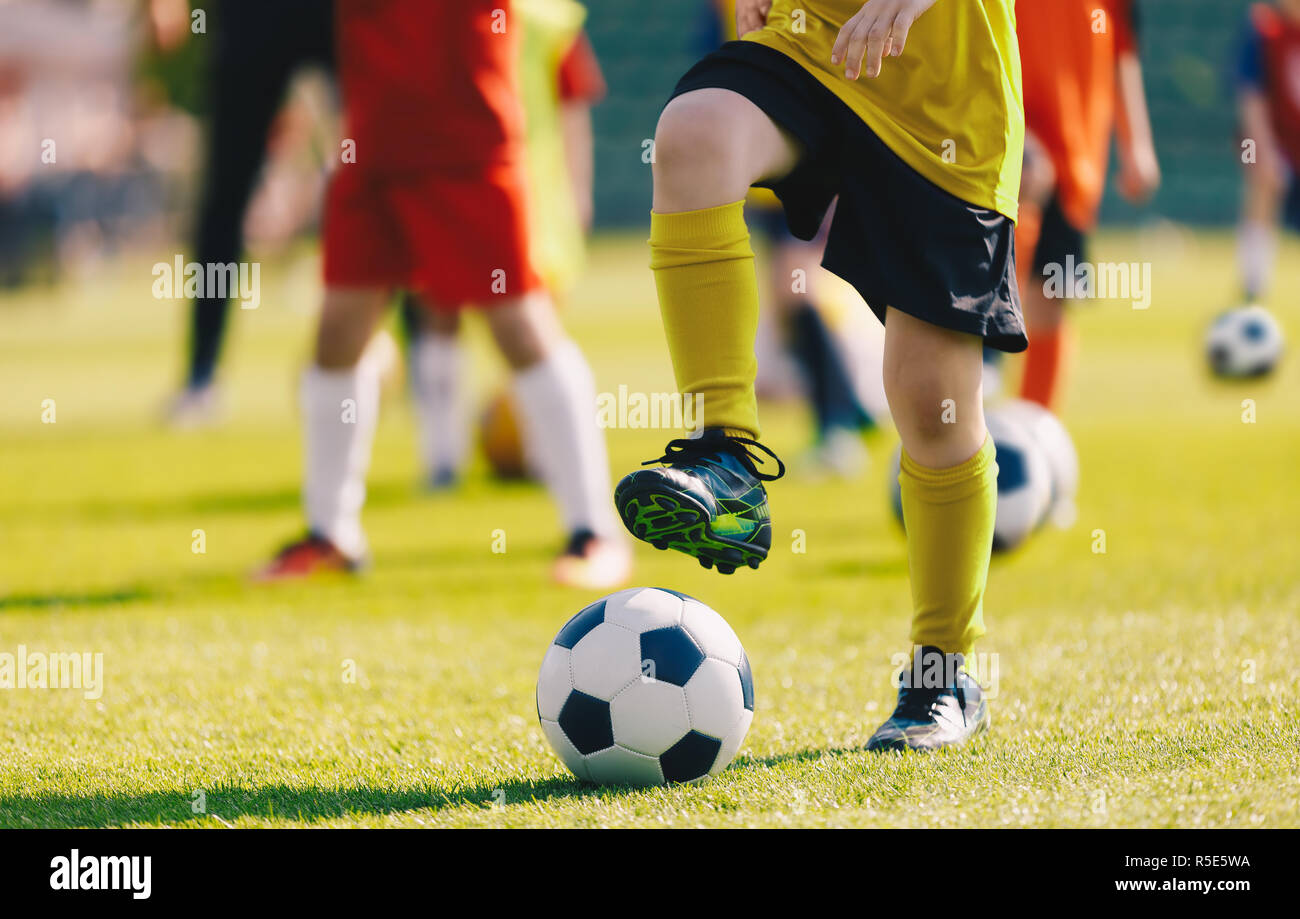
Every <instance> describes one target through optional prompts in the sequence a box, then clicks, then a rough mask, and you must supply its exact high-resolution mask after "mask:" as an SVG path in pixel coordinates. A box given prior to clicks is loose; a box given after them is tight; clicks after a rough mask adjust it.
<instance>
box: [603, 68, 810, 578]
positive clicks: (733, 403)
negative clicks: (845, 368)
mask: <svg viewBox="0 0 1300 919" xmlns="http://www.w3.org/2000/svg"><path fill="white" fill-rule="evenodd" d="M799 155H800V152H799V148H798V145H797V143H796V142H795V141H794V140H793V139H792V138H791V137H790V136H789V135H788V134H787V133H786V132H784V131H783V130H782V129H781V128H779V127H778V126H777V125H776V123H775V122H773V121H772V119H771V118H769V117H768V116H767V115H766V114H764V112H763V111H762V110H761V109H760V108H758V106H756V105H755V104H754V103H753V102H751V101H749V100H748V99H746V98H745V97H744V96H741V95H740V94H738V93H734V92H731V91H730V90H724V89H699V90H694V91H691V92H687V93H683V94H682V95H680V96H677V97H676V98H674V99H673V100H672V101H671V102H669V103H668V105H667V107H666V108H665V109H664V111H663V114H662V115H661V116H660V118H659V125H658V128H657V129H656V132H655V164H654V185H655V187H654V211H653V213H652V214H651V216H650V267H651V269H653V271H654V273H655V286H656V288H657V290H658V293H659V310H660V313H661V315H662V316H663V322H664V333H665V335H666V336H667V339H668V351H669V354H670V355H671V357H672V362H673V372H674V374H675V376H676V379H677V389H678V391H679V392H680V393H681V394H682V396H683V398H685V399H687V400H693V399H698V400H699V402H698V404H699V406H700V411H699V416H698V417H696V418H695V422H696V428H697V431H698V432H699V433H700V434H701V436H700V437H699V438H698V439H694V440H690V441H673V442H672V443H671V444H670V445H669V450H668V452H666V453H665V455H664V457H663V458H662V459H663V461H664V462H667V463H671V464H672V465H671V466H669V467H666V468H656V469H647V470H642V471H640V472H634V473H632V474H631V475H628V476H626V477H624V479H623V480H622V481H621V482H619V485H618V489H617V490H616V491H615V494H614V503H615V504H616V505H617V506H618V510H619V514H620V516H622V518H623V522H624V524H625V525H626V526H627V528H628V529H629V530H630V531H631V532H632V533H633V535H635V536H636V537H637V538H639V539H644V540H646V541H647V542H649V543H651V544H652V545H654V546H655V547H656V548H660V549H667V548H674V549H677V550H679V551H681V552H685V553H687V554H688V555H693V556H695V557H696V558H698V559H699V560H700V563H701V564H702V565H704V566H705V567H706V568H707V567H712V566H713V565H715V564H716V565H717V567H718V570H719V571H720V572H722V573H724V574H729V573H731V572H732V571H734V570H735V569H736V568H737V567H739V566H741V565H749V566H750V567H754V568H756V567H758V565H759V563H760V562H761V561H762V560H763V559H764V558H765V557H766V556H767V550H768V547H769V545H770V544H771V527H770V522H769V517H768V511H767V498H766V492H765V491H764V489H763V486H762V481H763V480H764V479H770V478H773V477H774V476H771V475H768V474H760V473H759V472H758V470H757V469H756V468H755V465H754V459H753V457H752V455H751V454H750V453H749V451H748V449H747V445H746V441H747V442H748V443H749V444H750V445H753V444H754V441H753V438H754V437H756V436H757V435H758V405H757V400H756V399H755V396H754V377H755V373H756V365H755V360H754V336H755V334H756V332H757V329H758V282H757V278H756V276H755V273H754V253H753V250H752V249H751V248H750V245H749V231H748V230H747V229H746V227H745V217H744V197H745V194H746V192H747V190H748V189H749V186H750V185H752V184H753V183H754V182H756V181H759V180H761V179H766V178H779V177H781V176H784V175H786V174H788V173H789V172H790V171H791V170H792V169H793V168H794V166H795V164H796V163H797V161H798V159H799ZM764 449H765V448H764ZM769 452H770V451H769ZM783 468H784V467H781V466H779V465H778V470H781V469H783ZM779 474H780V471H778V473H777V475H779Z"/></svg>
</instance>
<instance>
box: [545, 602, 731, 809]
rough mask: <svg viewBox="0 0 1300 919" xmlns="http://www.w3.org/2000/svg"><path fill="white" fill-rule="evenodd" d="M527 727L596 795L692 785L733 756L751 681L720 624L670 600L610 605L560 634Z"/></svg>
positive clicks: (705, 611) (587, 612)
mask: <svg viewBox="0 0 1300 919" xmlns="http://www.w3.org/2000/svg"><path fill="white" fill-rule="evenodd" d="M537 717H538V719H539V720H540V721H541V724H542V732H543V733H544V734H545V735H546V739H547V740H548V741H549V742H550V744H551V746H552V747H553V748H554V749H555V752H556V753H558V754H559V756H560V759H562V760H563V761H564V764H565V765H566V766H568V767H569V769H570V770H571V771H572V772H573V774H574V775H576V776H577V777H578V778H580V779H584V780H586V781H589V782H595V783H597V784H601V785H638V786H646V785H661V784H664V783H665V782H698V781H701V780H703V779H706V778H709V777H710V776H714V775H717V774H718V773H719V772H721V771H722V770H723V769H725V768H726V767H727V764H728V763H730V762H731V760H732V759H733V758H734V757H735V755H736V751H737V750H739V749H740V744H741V742H742V741H743V740H744V739H745V734H746V732H748V731H749V725H750V722H752V721H753V718H754V678H753V674H752V673H751V671H750V667H749V658H748V657H746V656H745V649H744V648H743V647H742V646H741V644H740V639H739V638H737V637H736V633H735V632H734V631H732V628H731V626H729V625H728V624H727V622H726V620H725V619H723V618H722V617H721V616H719V615H718V614H717V613H715V612H714V611H713V610H712V609H710V608H709V607H707V606H705V605H704V604H703V603H701V602H700V601H699V600H696V599H694V598H692V597H688V596H686V595H685V594H681V593H678V592H677V591H673V590H665V589H663V588H657V587H634V588H631V589H629V590H621V591H619V592H618V593H614V594H610V595H609V596H608V597H605V598H603V599H601V600H597V601H596V602H595V603H593V604H591V605H590V606H588V607H586V608H585V609H583V610H582V611H581V612H579V613H578V614H577V615H576V616H574V617H573V618H572V619H570V620H569V621H568V622H567V623H565V625H564V627H563V628H562V629H560V631H559V634H557V635H556V636H555V640H554V641H553V642H552V643H551V646H550V648H549V649H547V652H546V657H545V659H543V661H542V671H541V674H540V675H539V676H538V678H537Z"/></svg>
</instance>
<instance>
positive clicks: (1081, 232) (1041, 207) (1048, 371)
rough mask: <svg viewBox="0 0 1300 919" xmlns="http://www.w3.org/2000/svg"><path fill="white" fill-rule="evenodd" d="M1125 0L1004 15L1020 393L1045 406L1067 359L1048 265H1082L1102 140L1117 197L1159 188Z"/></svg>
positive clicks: (1027, 7) (1062, 3) (1041, 1)
mask: <svg viewBox="0 0 1300 919" xmlns="http://www.w3.org/2000/svg"><path fill="white" fill-rule="evenodd" d="M1136 3H1137V0H1034V2H1032V3H1020V4H1017V6H1016V19H1017V26H1016V30H1017V32H1018V34H1019V36H1020V61H1021V67H1022V72H1023V77H1024V92H1025V163H1024V175H1023V179H1022V182H1021V188H1020V220H1019V222H1018V224H1017V226H1016V261H1017V265H1018V272H1019V276H1020V291H1021V297H1022V303H1023V305H1024V312H1025V327H1026V330H1027V332H1028V333H1029V350H1028V352H1027V353H1026V355H1025V367H1024V376H1023V378H1022V380H1021V388H1020V394H1021V396H1022V397H1023V398H1025V399H1030V400H1032V401H1034V402H1037V403H1039V404H1041V405H1044V406H1046V407H1047V408H1049V409H1054V408H1056V407H1057V402H1058V401H1059V398H1060V394H1061V389H1062V386H1063V381H1064V378H1065V376H1066V369H1067V364H1068V358H1069V354H1068V352H1069V342H1068V341H1067V338H1068V334H1067V329H1066V326H1065V303H1064V301H1063V300H1061V299H1059V298H1048V297H1047V295H1046V294H1045V293H1044V287H1043V285H1044V280H1045V279H1046V277H1047V272H1048V271H1049V270H1051V268H1052V266H1057V267H1058V269H1059V270H1064V269H1063V266H1065V265H1067V263H1068V261H1067V260H1068V259H1070V258H1072V259H1073V262H1074V264H1075V265H1081V264H1082V263H1083V261H1084V260H1085V257H1086V256H1085V252H1084V248H1085V238H1086V236H1087V234H1088V233H1089V232H1091V231H1092V229H1093V227H1094V226H1095V224H1096V222H1097V209H1098V207H1099V206H1100V204H1101V196H1102V192H1103V190H1104V189H1105V184H1106V161H1107V158H1108V156H1109V152H1110V141H1111V135H1112V133H1115V134H1116V135H1117V137H1118V141H1119V144H1118V150H1119V167H1120V172H1119V189H1120V192H1121V193H1122V194H1123V195H1124V196H1125V197H1126V198H1128V199H1129V200H1131V201H1135V202H1137V201H1144V200H1146V199H1147V198H1149V197H1150V196H1151V195H1152V194H1154V192H1155V190H1156V188H1157V187H1158V186H1159V184H1160V165H1159V163H1158V162H1157V160H1156V153H1155V145H1154V143H1153V141H1152V136H1151V123H1150V119H1149V118H1148V115H1147V102H1146V92H1145V90H1144V89H1143V86H1142V66H1141V63H1140V61H1139V59H1138V48H1137V35H1136V26H1137V22H1136V18H1137V8H1136Z"/></svg>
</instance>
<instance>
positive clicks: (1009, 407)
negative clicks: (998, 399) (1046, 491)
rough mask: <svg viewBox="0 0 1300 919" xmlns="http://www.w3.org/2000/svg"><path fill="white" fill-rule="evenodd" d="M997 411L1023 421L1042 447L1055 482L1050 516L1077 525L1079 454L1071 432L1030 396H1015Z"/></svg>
mask: <svg viewBox="0 0 1300 919" xmlns="http://www.w3.org/2000/svg"><path fill="white" fill-rule="evenodd" d="M996 413H997V414H998V415H1000V416H1002V417H1005V418H1008V419H1010V420H1011V421H1014V422H1017V423H1018V424H1020V426H1021V427H1023V428H1024V429H1025V430H1027V431H1028V432H1029V433H1030V435H1031V436H1032V437H1033V438H1034V440H1035V441H1037V442H1038V446H1039V447H1041V448H1042V451H1043V458H1044V459H1046V460H1047V468H1048V471H1049V472H1050V473H1051V483H1052V489H1051V495H1052V496H1051V500H1050V502H1049V504H1048V508H1047V520H1048V521H1049V522H1050V523H1052V524H1053V525H1055V526H1058V527H1061V528H1065V527H1069V526H1071V525H1073V523H1074V519H1075V516H1076V510H1075V506H1074V499H1075V496H1076V495H1077V494H1078V493H1079V454H1078V453H1077V452H1076V451H1075V449H1074V441H1073V440H1071V439H1070V432H1069V431H1067V430H1066V429H1065V425H1063V424H1062V423H1061V420H1060V419H1059V418H1057V417H1056V416H1055V415H1053V414H1052V413H1051V411H1049V410H1048V409H1046V408H1044V407H1043V406H1041V405H1039V404H1038V403H1037V402H1031V401H1029V400H1028V399H1013V400H1012V401H1010V402H1007V403H1004V404H1003V405H1000V406H998V407H997V409H996Z"/></svg>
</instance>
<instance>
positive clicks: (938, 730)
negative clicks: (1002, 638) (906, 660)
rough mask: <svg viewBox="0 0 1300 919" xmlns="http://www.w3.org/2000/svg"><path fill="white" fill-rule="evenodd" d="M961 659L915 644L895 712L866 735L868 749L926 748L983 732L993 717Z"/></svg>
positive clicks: (960, 741)
mask: <svg viewBox="0 0 1300 919" xmlns="http://www.w3.org/2000/svg"><path fill="white" fill-rule="evenodd" d="M927 663H929V664H930V665H931V667H929V668H927V666H926V664H927ZM962 663H963V661H962V656H961V655H960V654H944V653H943V652H942V651H940V650H939V649H938V648H934V647H924V648H920V649H918V650H917V652H916V654H915V656H914V657H913V659H912V667H910V668H904V670H903V673H902V676H901V677H900V679H899V685H898V705H897V706H896V707H895V708H894V713H893V714H892V715H890V716H889V720H888V721H886V722H885V723H884V724H882V725H881V726H880V727H878V728H877V729H876V733H874V734H872V735H871V739H870V740H868V741H867V749H868V750H919V751H921V752H929V751H931V750H938V749H940V748H943V747H953V746H958V745H960V744H964V743H966V742H967V741H969V740H970V739H971V738H972V737H975V736H976V735H977V734H981V733H983V732H984V731H987V730H988V728H989V724H990V723H991V721H992V719H991V718H990V716H989V705H988V700H986V699H985V698H984V690H983V689H981V688H980V684H979V683H977V682H976V681H975V678H974V677H972V676H971V675H970V674H969V673H967V672H966V671H965V670H964V669H962Z"/></svg>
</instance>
